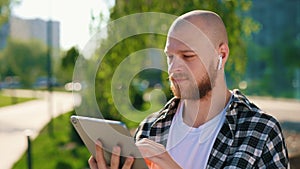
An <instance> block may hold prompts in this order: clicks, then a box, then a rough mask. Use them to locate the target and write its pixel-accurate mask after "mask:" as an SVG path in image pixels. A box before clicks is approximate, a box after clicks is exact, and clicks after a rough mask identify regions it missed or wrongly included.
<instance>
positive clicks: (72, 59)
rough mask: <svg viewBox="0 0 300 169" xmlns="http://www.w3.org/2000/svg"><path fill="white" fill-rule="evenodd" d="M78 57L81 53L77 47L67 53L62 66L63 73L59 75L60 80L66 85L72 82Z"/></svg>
mask: <svg viewBox="0 0 300 169" xmlns="http://www.w3.org/2000/svg"><path fill="white" fill-rule="evenodd" d="M78 56H79V51H78V49H77V48H76V47H71V48H70V49H69V50H68V51H66V52H65V54H64V56H63V58H62V60H61V66H60V67H61V71H63V73H58V74H57V76H58V77H59V78H60V80H61V81H63V82H64V83H66V82H70V81H72V76H73V70H74V66H75V63H76V59H77V57H78Z"/></svg>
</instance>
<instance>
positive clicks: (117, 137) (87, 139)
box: [71, 116, 148, 169]
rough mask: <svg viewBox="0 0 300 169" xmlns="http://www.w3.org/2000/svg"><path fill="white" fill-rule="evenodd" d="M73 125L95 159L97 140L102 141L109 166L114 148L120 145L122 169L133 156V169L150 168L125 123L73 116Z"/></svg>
mask: <svg viewBox="0 0 300 169" xmlns="http://www.w3.org/2000/svg"><path fill="white" fill-rule="evenodd" d="M71 123H72V124H73V126H74V128H75V129H76V131H77V133H78V134H79V136H80V138H81V139H82V141H83V142H84V144H85V145H86V147H87V149H88V150H89V152H90V153H91V154H92V155H93V156H94V157H96V149H95V143H96V140H97V139H99V140H100V141H101V143H102V144H103V150H104V158H105V161H106V164H107V165H109V164H110V158H111V152H112V149H113V147H114V146H116V145H118V146H120V147H121V157H120V167H122V166H123V163H124V161H125V159H126V157H128V156H133V157H134V158H135V159H134V163H133V166H132V169H147V168H148V167H147V165H146V163H145V160H144V159H143V158H142V155H141V153H140V151H139V149H138V147H137V146H136V145H135V143H134V139H133V137H132V136H131V135H130V132H129V131H128V129H127V128H126V126H125V125H124V123H122V122H120V121H112V120H105V119H97V118H91V117H84V116H71Z"/></svg>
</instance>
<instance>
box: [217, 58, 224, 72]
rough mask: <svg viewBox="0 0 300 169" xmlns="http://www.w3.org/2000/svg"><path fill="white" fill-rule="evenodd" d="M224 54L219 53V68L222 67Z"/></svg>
mask: <svg viewBox="0 0 300 169" xmlns="http://www.w3.org/2000/svg"><path fill="white" fill-rule="evenodd" d="M222 59H223V58H222V55H219V63H218V70H221V69H222Z"/></svg>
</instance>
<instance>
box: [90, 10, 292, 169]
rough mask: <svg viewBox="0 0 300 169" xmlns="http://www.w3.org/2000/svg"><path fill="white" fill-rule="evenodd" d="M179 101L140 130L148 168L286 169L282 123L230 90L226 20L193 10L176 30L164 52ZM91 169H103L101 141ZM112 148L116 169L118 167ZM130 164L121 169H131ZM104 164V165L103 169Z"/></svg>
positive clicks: (139, 139)
mask: <svg viewBox="0 0 300 169" xmlns="http://www.w3.org/2000/svg"><path fill="white" fill-rule="evenodd" d="M165 53H166V55H167V60H168V73H169V78H170V82H171V89H172V91H173V94H174V96H175V97H174V98H173V99H171V100H170V101H169V102H168V103H167V104H166V105H165V107H164V108H163V109H162V110H161V111H159V112H156V113H154V114H152V115H150V116H149V117H147V118H146V119H145V120H144V121H143V122H142V123H141V124H140V126H139V128H138V130H137V132H136V134H135V139H136V141H137V142H136V145H137V146H138V147H139V149H140V151H141V153H142V155H143V157H144V158H145V159H146V160H147V161H150V163H151V164H150V165H151V168H162V169H166V168H173V169H175V168H187V169H190V168H195V169H196V168H197V169H199V168H226V167H228V168H287V167H288V154H287V149H286V145H285V142H284V138H283V135H282V132H281V128H280V125H279V123H278V122H277V121H276V120H275V119H274V118H273V117H271V116H270V115H267V114H264V113H263V112H262V111H261V110H260V109H259V108H258V107H256V106H255V105H254V104H253V103H251V102H250V101H249V100H248V99H247V98H246V97H245V96H244V95H242V94H241V92H239V91H238V90H233V91H230V90H229V89H228V88H227V85H226V81H225V75H224V66H225V63H226V61H227V59H228V56H229V47H228V39H227V33H226V29H225V26H224V23H223V21H222V20H221V18H220V17H219V16H218V15H217V14H215V13H213V12H210V11H200V10H199V11H192V12H189V13H186V14H184V15H182V16H180V17H179V18H178V19H176V20H175V21H174V23H173V24H172V26H171V28H170V30H169V33H168V37H167V42H166V46H165ZM96 147H97V152H98V154H97V157H95V158H93V157H91V158H90V160H89V164H90V166H91V168H97V167H98V168H106V167H107V166H105V165H103V164H105V163H103V162H104V160H103V155H102V149H101V143H98V146H96ZM118 154H120V147H115V148H114V155H113V156H112V158H113V159H112V163H111V164H112V165H111V166H110V167H111V168H114V167H115V168H117V166H118V164H119V156H118ZM132 162H133V158H132V157H129V158H127V160H126V162H125V164H124V166H123V168H130V166H131V164H132ZM101 165H102V166H101Z"/></svg>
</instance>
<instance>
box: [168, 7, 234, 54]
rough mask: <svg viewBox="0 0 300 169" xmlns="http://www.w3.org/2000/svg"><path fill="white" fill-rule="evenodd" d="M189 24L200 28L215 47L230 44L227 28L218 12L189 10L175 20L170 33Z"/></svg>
mask: <svg viewBox="0 0 300 169" xmlns="http://www.w3.org/2000/svg"><path fill="white" fill-rule="evenodd" d="M189 24H192V25H194V26H195V27H197V28H198V29H200V31H202V32H203V34H205V36H206V37H207V38H208V39H209V40H210V42H211V43H212V44H213V46H214V47H215V48H218V47H219V46H220V45H221V44H224V43H226V44H228V38H227V32H226V28H225V25H224V23H223V21H222V19H221V18H220V16H219V15H218V14H216V13H214V12H211V11H205V10H195V11H191V12H188V13H186V14H184V15H182V16H180V17H178V18H177V19H176V20H175V21H174V23H173V24H172V26H171V28H170V31H169V33H170V32H172V31H177V30H178V29H181V28H182V27H184V26H186V25H189Z"/></svg>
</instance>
